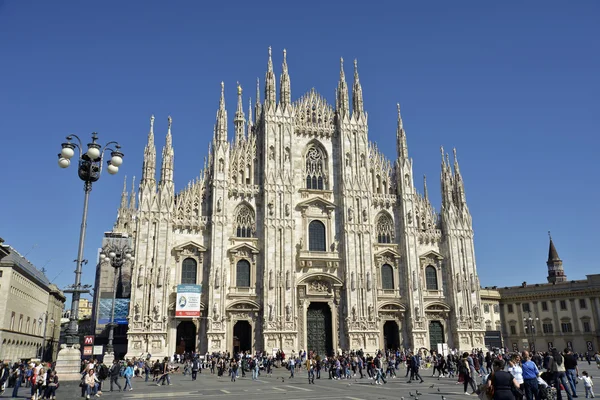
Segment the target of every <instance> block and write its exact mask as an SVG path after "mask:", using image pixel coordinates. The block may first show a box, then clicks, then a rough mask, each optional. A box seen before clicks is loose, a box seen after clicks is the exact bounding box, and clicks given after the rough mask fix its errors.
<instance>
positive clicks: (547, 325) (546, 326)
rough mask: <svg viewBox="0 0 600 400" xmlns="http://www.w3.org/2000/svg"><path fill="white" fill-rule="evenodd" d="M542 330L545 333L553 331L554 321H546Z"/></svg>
mask: <svg viewBox="0 0 600 400" xmlns="http://www.w3.org/2000/svg"><path fill="white" fill-rule="evenodd" d="M542 330H543V331H544V333H553V332H554V328H553V327H552V322H545V323H543V324H542Z"/></svg>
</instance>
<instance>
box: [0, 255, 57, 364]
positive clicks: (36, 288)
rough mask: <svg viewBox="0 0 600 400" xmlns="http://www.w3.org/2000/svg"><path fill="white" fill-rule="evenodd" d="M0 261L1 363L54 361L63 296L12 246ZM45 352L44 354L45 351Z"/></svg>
mask: <svg viewBox="0 0 600 400" xmlns="http://www.w3.org/2000/svg"><path fill="white" fill-rule="evenodd" d="M2 247H3V249H4V250H5V251H3V253H8V254H6V255H5V256H4V257H3V258H2V259H0V360H12V361H16V360H19V359H30V358H40V357H41V356H42V353H44V354H43V356H44V359H45V360H54V359H55V357H56V353H57V352H58V339H59V336H60V318H61V316H62V311H63V307H64V303H65V300H66V298H65V296H64V294H63V293H62V292H61V291H60V290H59V289H58V287H57V286H56V285H53V284H51V283H50V281H49V280H48V278H47V277H46V276H45V275H44V274H43V273H42V272H41V271H39V270H38V269H37V268H36V267H35V266H34V265H33V264H31V263H30V262H29V261H28V260H27V259H26V258H25V257H23V256H22V255H20V254H19V253H18V252H17V251H16V250H15V249H13V248H12V247H10V246H2ZM43 349H45V350H43Z"/></svg>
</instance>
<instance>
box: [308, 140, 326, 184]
mask: <svg viewBox="0 0 600 400" xmlns="http://www.w3.org/2000/svg"><path fill="white" fill-rule="evenodd" d="M305 172H306V188H307V189H314V190H323V189H325V181H326V180H327V179H326V178H327V174H326V165H325V154H324V152H323V150H321V149H320V148H319V147H317V146H311V147H310V148H309V149H308V151H307V152H306V171H305Z"/></svg>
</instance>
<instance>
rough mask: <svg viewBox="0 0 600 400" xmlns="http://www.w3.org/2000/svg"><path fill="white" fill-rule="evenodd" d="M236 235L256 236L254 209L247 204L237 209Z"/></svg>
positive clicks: (242, 236)
mask: <svg viewBox="0 0 600 400" xmlns="http://www.w3.org/2000/svg"><path fill="white" fill-rule="evenodd" d="M235 228H236V230H235V235H236V236H237V237H240V238H249V237H253V236H254V231H255V228H254V211H253V210H252V209H251V208H250V207H248V206H247V205H245V204H241V205H239V206H238V207H237V209H236V210H235Z"/></svg>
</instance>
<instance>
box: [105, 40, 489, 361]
mask: <svg viewBox="0 0 600 400" xmlns="http://www.w3.org/2000/svg"><path fill="white" fill-rule="evenodd" d="M237 91H238V93H237V94H238V102H237V109H236V112H235V115H234V119H233V125H234V137H233V140H229V139H228V129H227V124H228V118H227V111H226V108H225V101H224V87H223V84H221V99H220V104H219V108H218V111H217V118H216V125H215V130H214V137H213V140H212V144H211V145H210V146H209V151H208V158H207V159H205V163H204V168H203V169H202V171H201V173H200V176H199V177H198V178H197V179H196V180H194V181H193V182H190V183H189V184H188V185H187V186H186V187H184V188H183V189H182V190H181V191H179V192H178V193H175V190H174V183H173V171H174V150H173V144H172V135H171V124H172V121H171V118H170V117H169V128H168V132H167V136H166V144H165V146H164V148H163V151H162V164H161V168H160V179H159V180H158V182H157V180H156V172H157V171H156V169H157V165H156V149H155V143H154V127H153V125H154V117H152V119H151V124H150V132H149V134H148V143H147V145H146V148H145V152H144V162H143V172H142V179H141V182H140V185H139V192H138V194H137V196H138V204H137V205H135V204H134V202H133V199H132V202H130V203H129V205H128V204H127V202H126V201H124V202H122V205H121V208H120V209H119V213H118V218H117V223H116V226H115V229H116V230H122V231H126V232H128V233H130V234H131V235H132V236H133V237H134V241H135V255H136V258H135V266H134V268H133V271H132V289H131V300H130V312H129V331H128V356H138V355H139V354H140V353H143V352H149V353H151V354H152V356H153V357H155V356H163V355H164V356H166V355H171V354H173V353H174V352H182V351H198V352H201V353H205V352H213V351H252V352H256V351H267V352H269V353H271V352H272V350H273V349H282V350H284V351H285V352H286V353H287V354H289V353H290V352H291V351H292V350H295V351H298V350H300V349H305V350H309V351H310V350H314V351H316V352H318V353H319V354H325V353H332V352H337V351H339V350H350V349H363V350H364V351H365V352H374V351H376V350H377V349H383V348H392V349H393V348H399V349H400V348H411V349H414V348H423V347H424V348H427V349H430V348H436V346H437V344H438V343H447V344H448V347H449V348H451V349H453V348H458V349H469V350H470V349H472V348H479V347H483V346H484V326H483V318H482V313H481V311H480V307H481V299H480V285H479V279H478V275H477V269H476V265H475V252H474V247H473V228H472V220H471V215H470V213H469V210H468V208H467V204H466V199H465V191H464V186H463V180H462V176H461V173H460V170H459V165H458V162H457V160H456V154H455V155H454V163H453V166H451V164H450V161H449V157H448V155H447V154H445V153H444V151H443V149H442V162H441V190H442V206H441V212H440V213H437V212H436V211H435V210H434V208H433V206H432V205H431V204H430V202H429V198H428V195H427V189H426V186H425V189H424V193H423V194H420V193H418V192H417V190H416V189H415V186H414V181H413V165H412V159H410V158H409V155H408V148H407V142H406V135H405V131H404V128H403V124H402V118H401V116H400V109H399V107H398V123H397V130H396V146H397V159H396V161H395V162H393V163H391V162H390V161H388V160H387V159H386V158H385V157H384V156H383V154H382V153H381V152H380V151H379V150H378V148H377V147H376V145H375V144H374V143H371V142H369V139H368V123H367V122H368V115H367V113H366V112H365V110H364V106H363V95H362V87H361V84H360V81H359V75H358V70H357V65H356V61H355V63H354V79H353V85H352V97H351V98H350V96H349V93H348V92H349V90H348V86H347V84H346V78H345V75H344V68H343V60H342V65H341V70H340V79H339V83H338V86H337V90H336V100H335V107H333V106H331V105H329V104H328V103H327V102H326V101H325V99H324V98H323V97H322V96H320V95H319V94H318V93H317V92H316V91H315V90H314V89H313V90H311V91H310V92H308V93H306V94H305V95H304V96H302V97H301V98H299V99H298V100H296V101H294V102H292V96H291V89H290V76H289V74H288V66H287V62H286V58H285V51H284V55H283V65H282V73H281V77H280V81H279V96H277V94H276V92H277V90H276V78H275V74H274V71H273V62H272V59H271V51H270V49H269V59H268V66H267V73H266V77H265V82H264V97H263V98H262V99H261V96H260V95H259V87H258V84H257V97H256V100H257V101H256V102H255V105H254V107H252V106H250V107H249V111H248V115H247V118H246V115H245V114H244V112H243V109H242V90H241V88H240V87H239V86H238V88H237ZM350 106H352V107H350ZM125 196H126V195H125ZM132 196H133V194H132ZM178 284H201V285H202V295H201V317H200V318H191V319H190V318H188V319H185V318H176V317H175V301H176V300H175V299H176V288H177V285H178Z"/></svg>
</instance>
